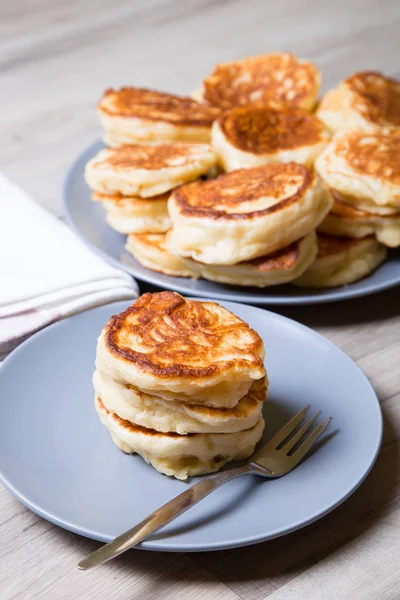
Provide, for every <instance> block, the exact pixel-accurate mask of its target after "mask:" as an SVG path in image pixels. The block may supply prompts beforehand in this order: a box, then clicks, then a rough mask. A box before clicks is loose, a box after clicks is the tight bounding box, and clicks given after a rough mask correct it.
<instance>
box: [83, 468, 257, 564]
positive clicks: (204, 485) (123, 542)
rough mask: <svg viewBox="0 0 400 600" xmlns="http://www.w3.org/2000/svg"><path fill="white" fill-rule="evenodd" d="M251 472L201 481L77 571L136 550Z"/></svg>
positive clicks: (228, 473) (242, 470)
mask: <svg viewBox="0 0 400 600" xmlns="http://www.w3.org/2000/svg"><path fill="white" fill-rule="evenodd" d="M251 472H254V471H253V470H252V469H251V468H250V467H249V465H245V466H243V467H238V468H236V469H230V470H229V471H220V472H219V473H213V474H212V475H209V476H208V477H204V478H203V479H201V480H200V481H199V482H198V483H195V484H194V485H193V486H192V487H190V488H189V489H188V490H186V491H185V492H183V493H182V494H179V496H176V498H173V500H171V501H170V502H167V504H164V506H161V507H160V508H158V509H157V510H156V511H154V512H153V513H152V514H151V515H149V516H148V517H146V518H145V519H144V520H143V521H141V522H140V523H138V524H137V525H135V526H134V527H132V529H129V530H128V531H126V532H125V533H123V534H122V535H120V536H118V537H117V538H115V540H113V541H112V542H109V543H108V544H105V545H104V546H102V547H101V548H99V549H98V550H96V551H95V552H93V553H92V554H90V555H89V556H88V557H87V558H85V559H83V560H82V561H81V562H80V563H79V565H78V566H79V568H80V569H90V568H91V567H94V566H96V565H99V564H101V563H104V562H106V561H107V560H110V559H111V558H114V557H116V556H119V555H120V554H122V553H123V552H125V551H126V550H129V548H132V546H136V544H138V543H139V542H141V541H142V540H144V539H145V538H147V537H148V536H149V535H151V534H152V533H154V532H155V531H158V530H159V529H161V527H164V525H166V524H167V523H169V522H170V521H173V519H176V517H179V515H181V514H182V513H184V512H185V511H186V510H188V509H189V508H191V507H192V506H194V504H197V502H199V501H200V500H202V498H205V496H208V494H210V493H211V492H213V491H214V490H215V489H216V488H217V487H219V486H220V485H222V484H223V483H226V482H227V481H229V480H230V479H234V478H235V477H239V476H240V475H244V474H245V473H251Z"/></svg>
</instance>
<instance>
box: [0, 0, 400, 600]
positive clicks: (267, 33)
mask: <svg viewBox="0 0 400 600" xmlns="http://www.w3.org/2000/svg"><path fill="white" fill-rule="evenodd" d="M399 25H400V3H399V2H398V0H392V1H390V0H381V1H379V2H378V1H377V0H339V1H337V2H330V3H327V2H320V1H318V0H285V1H284V2H282V1H281V0H269V1H268V2H265V1H262V0H246V1H244V0H186V1H185V2H183V1H181V2H179V1H178V0H147V1H144V0H140V1H134V2H132V1H131V0H117V1H114V2H109V1H107V0H80V1H79V0H70V1H69V2H65V1H62V0H17V1H16V2H10V3H6V2H1V3H0V92H1V93H0V131H1V133H2V144H1V145H0V170H1V171H4V173H5V174H6V175H8V176H10V177H11V178H12V179H14V180H15V181H16V182H18V183H19V184H21V185H22V186H23V187H25V188H26V189H27V190H28V191H29V192H30V193H31V194H32V195H33V196H34V197H35V198H36V199H37V200H38V201H39V202H41V203H42V204H44V205H45V206H46V207H47V208H49V209H50V210H51V211H53V212H54V213H55V214H57V215H61V214H62V208H61V186H62V180H63V177H64V175H65V171H66V169H67V167H68V165H69V164H70V162H71V161H72V160H73V159H74V158H75V157H76V155H77V154H78V153H79V152H80V151H81V150H82V149H83V148H84V147H85V146H86V145H87V144H88V143H90V142H91V141H92V140H93V139H94V138H96V137H98V136H99V135H100V131H99V127H98V124H97V119H96V116H95V112H94V106H95V103H96V101H97V99H98V97H99V95H100V94H101V92H102V91H103V89H104V88H106V87H109V86H113V85H114V86H118V85H122V84H136V85H142V86H149V87H155V88H161V89H165V90H171V91H176V92H180V93H188V92H190V91H191V90H192V89H193V88H195V87H196V86H197V85H198V83H199V82H200V80H201V78H202V76H203V75H205V74H207V73H208V72H209V71H210V70H211V68H212V66H213V64H214V63H215V62H216V61H224V60H229V59H233V58H238V57H242V56H246V55H249V54H254V53H259V52H265V51H272V50H281V49H282V50H290V51H293V52H295V53H297V54H298V55H299V56H301V57H304V58H310V59H312V60H314V61H315V62H316V63H317V64H318V65H319V67H320V68H321V69H322V70H323V76H324V88H325V89H326V88H328V87H330V86H333V85H335V83H336V82H337V81H338V80H339V79H341V78H342V77H344V76H346V75H347V74H349V73H350V72H351V71H353V70H356V69H360V68H372V69H375V68H376V69H381V70H384V71H385V72H386V73H388V74H393V75H394V74H397V75H399V74H400V68H399V63H398V56H399V50H400V43H399V34H398V32H399ZM0 201H1V199H0ZM399 306H400V289H395V290H391V291H388V292H385V293H382V294H379V295H376V296H372V297H370V298H361V299H359V300H357V301H352V302H346V303H337V304H332V305H322V306H316V307H311V308H308V307H298V308H287V309H286V308H285V309H278V312H281V313H282V314H285V315H287V316H289V317H292V318H295V319H297V320H298V321H300V322H303V323H305V324H306V325H309V326H310V327H312V328H314V329H315V330H317V331H319V332H321V333H322V334H324V335H325V336H327V337H328V338H329V339H331V340H332V341H333V342H334V343H336V344H337V345H338V346H340V347H341V348H342V349H343V350H344V351H345V352H347V353H348V354H349V355H350V356H351V357H352V358H353V359H355V360H356V361H357V363H358V364H359V365H360V367H361V368H362V369H363V370H364V371H365V373H366V374H367V376H368V377H369V378H370V380H371V381H372V383H373V385H374V386H375V389H376V390H377V393H378V395H379V398H380V400H381V402H382V410H383V412H384V418H385V434H384V445H383V449H382V452H381V454H380V456H379V458H378V461H377V463H376V466H375V467H374V469H373V471H372V472H371V474H370V476H369V477H368V478H367V480H366V481H365V482H364V484H363V485H362V486H361V487H360V489H359V490H358V491H357V492H356V493H355V494H354V495H353V496H352V497H351V498H350V499H349V500H348V501H347V502H346V503H345V504H344V505H343V506H341V507H339V508H338V509H337V510H336V511H334V512H333V513H332V514H330V515H328V516H326V517H325V518H324V519H322V520H321V521H319V522H317V523H315V524H313V525H311V526H309V527H307V528H305V529H303V530H301V531H299V532H297V533H294V534H292V535H290V536H287V537H285V538H281V539H278V540H275V541H272V542H268V543H265V544H260V545H257V546H253V547H249V548H242V549H238V550H233V551H229V552H222V551H221V552H216V553H205V554H190V555H183V554H161V553H150V552H135V551H132V552H131V553H128V554H127V555H125V556H123V557H121V558H120V559H118V560H116V561H114V562H112V563H109V564H107V565H105V566H103V567H100V568H97V569H95V570H94V571H90V572H85V573H82V572H79V571H78V570H77V569H76V564H77V562H78V561H79V559H80V558H82V557H83V556H85V555H86V554H87V553H88V552H90V551H91V550H93V549H94V548H96V547H97V546H98V544H97V543H95V542H92V541H90V540H86V539H84V538H80V537H78V536H75V535H73V534H71V533H68V532H66V531H63V530H61V529H58V528H57V527H55V526H53V525H51V524H50V523H47V522H46V521H44V520H42V519H40V518H39V517H37V516H36V515H34V514H33V513H31V512H30V511H29V510H27V509H25V508H24V507H23V506H22V505H21V504H19V503H18V502H17V501H16V500H14V498H13V497H12V496H11V495H10V494H9V493H8V492H7V491H6V490H5V489H3V488H1V489H0V598H2V600H3V599H4V600H11V599H18V600H31V599H40V600H47V599H50V600H58V599H60V600H61V599H65V598H68V599H71V598H73V599H74V600H75V599H82V600H92V599H96V600H97V599H100V600H101V599H103V598H104V599H106V600H108V599H118V600H125V599H126V600H128V599H129V600H132V599H136V598H140V599H141V600H147V599H151V600H158V599H171V600H180V599H185V600H191V599H193V600H194V599H196V600H197V599H204V600H213V599H218V600H225V599H226V600H237V599H243V600H261V599H263V598H266V597H268V599H271V600H289V599H290V600H292V599H294V600H303V599H304V600H305V599H307V600H320V599H321V598H324V600H330V599H332V600H333V599H334V600H338V599H339V600H342V599H343V600H347V599H350V598H351V599H352V600H369V599H371V600H375V599H376V600H397V599H398V598H399V597H400V576H399V574H398V564H399V558H400V556H399V551H400V492H399V473H400V470H399V462H400V457H399V438H400V373H399V362H400V317H399Z"/></svg>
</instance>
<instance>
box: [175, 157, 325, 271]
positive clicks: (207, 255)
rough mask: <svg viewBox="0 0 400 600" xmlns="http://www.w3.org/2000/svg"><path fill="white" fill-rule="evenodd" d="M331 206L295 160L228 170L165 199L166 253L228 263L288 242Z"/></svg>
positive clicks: (306, 230) (317, 221) (313, 225)
mask: <svg viewBox="0 0 400 600" xmlns="http://www.w3.org/2000/svg"><path fill="white" fill-rule="evenodd" d="M331 206H332V199H331V198H330V196H329V194H328V193H327V192H326V191H325V190H324V188H323V186H322V183H321V180H320V179H319V177H318V176H317V175H316V174H315V173H314V172H312V171H309V170H308V169H307V168H306V167H305V166H303V165H299V164H296V163H287V164H278V163H273V164H267V165H263V166H261V167H255V168H253V169H241V170H239V171H232V172H231V173H227V174H224V175H221V176H219V177H217V178H216V179H213V180H210V181H199V182H196V183H193V184H189V185H185V186H182V187H180V188H178V189H176V190H175V191H174V192H173V193H172V194H171V196H170V199H169V201H168V210H169V215H170V219H171V223H172V229H171V230H170V231H169V233H168V237H167V243H168V247H169V250H170V252H172V254H176V255H179V256H183V257H190V258H193V259H194V260H197V261H199V262H203V263H206V264H211V265H222V264H225V265H233V264H236V263H239V262H244V261H247V260H251V259H253V258H257V257H259V256H265V255H268V254H271V253H272V252H275V251H276V250H280V249H282V248H285V247H286V246H289V245H290V244H291V243H292V242H294V241H296V240H298V239H300V238H302V237H304V236H306V235H307V234H308V233H310V231H312V230H313V229H315V228H316V227H317V226H318V225H319V224H320V222H321V221H322V220H323V218H324V217H325V216H326V214H327V213H328V212H329V210H330V208H331Z"/></svg>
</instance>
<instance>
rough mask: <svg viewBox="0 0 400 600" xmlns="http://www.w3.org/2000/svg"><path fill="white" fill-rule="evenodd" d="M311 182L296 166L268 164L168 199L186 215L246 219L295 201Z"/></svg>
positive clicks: (180, 190) (200, 184)
mask: <svg viewBox="0 0 400 600" xmlns="http://www.w3.org/2000/svg"><path fill="white" fill-rule="evenodd" d="M314 179H315V175H314V174H313V173H312V172H311V171H309V170H308V169H307V168H306V167H304V166H302V165H299V164H296V163H290V164H268V165H263V166H260V167H256V168H254V169H251V170H250V169H241V170H238V171H233V172H231V173H225V174H223V175H220V176H219V177H217V178H215V179H210V180H208V181H196V182H194V183H190V184H187V185H185V186H181V187H180V188H178V189H176V190H174V192H173V194H171V197H172V198H173V200H174V203H175V205H176V206H177V207H179V210H180V214H182V215H185V216H189V217H194V216H196V217H205V216H206V217H207V218H210V219H213V220H217V219H221V218H223V219H228V220H235V221H237V220H238V219H246V220H247V219H253V218H254V217H259V216H262V215H266V214H271V213H273V212H276V211H279V210H280V209H281V208H282V207H283V206H287V205H289V204H293V203H295V202H297V201H298V200H299V199H301V197H302V196H303V195H304V193H305V192H306V191H307V190H308V189H309V188H310V187H311V185H312V183H313V181H314Z"/></svg>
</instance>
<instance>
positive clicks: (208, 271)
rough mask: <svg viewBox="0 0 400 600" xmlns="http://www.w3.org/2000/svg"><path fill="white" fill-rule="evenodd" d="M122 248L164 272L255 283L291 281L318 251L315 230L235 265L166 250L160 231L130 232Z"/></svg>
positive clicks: (149, 266)
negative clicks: (178, 254)
mask: <svg viewBox="0 0 400 600" xmlns="http://www.w3.org/2000/svg"><path fill="white" fill-rule="evenodd" d="M125 248H126V249H127V251H128V252H130V253H131V254H132V255H133V256H134V257H135V258H136V260H137V261H138V262H139V263H140V264H141V265H143V266H144V267H146V268H147V269H151V270H153V271H158V272H160V273H164V274H166V275H173V276H175V277H193V278H199V277H203V278H204V279H209V280H210V281H218V282H219V283H228V284H231V285H240V286H249V285H251V286H256V287H267V286H271V285H280V284H283V283H287V282H289V281H292V280H293V279H295V278H296V277H299V276H300V275H301V274H302V273H303V272H304V271H305V270H306V269H307V267H309V266H310V264H311V263H312V262H313V261H314V260H315V257H316V255H317V242H316V235H315V232H314V231H312V232H311V233H309V234H307V235H306V236H305V237H304V238H301V239H300V240H297V241H296V242H293V243H292V244H290V246H287V247H286V248H283V249H282V250H277V251H276V252H274V253H273V254H270V255H268V256H262V257H260V258H255V259H253V260H251V261H247V262H242V263H238V264H236V265H206V264H204V263H199V262H197V261H195V260H193V259H191V258H183V257H181V256H174V255H173V254H171V252H169V250H168V247H167V244H166V235H165V234H163V233H156V234H131V235H130V236H128V240H127V243H126V246H125Z"/></svg>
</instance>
